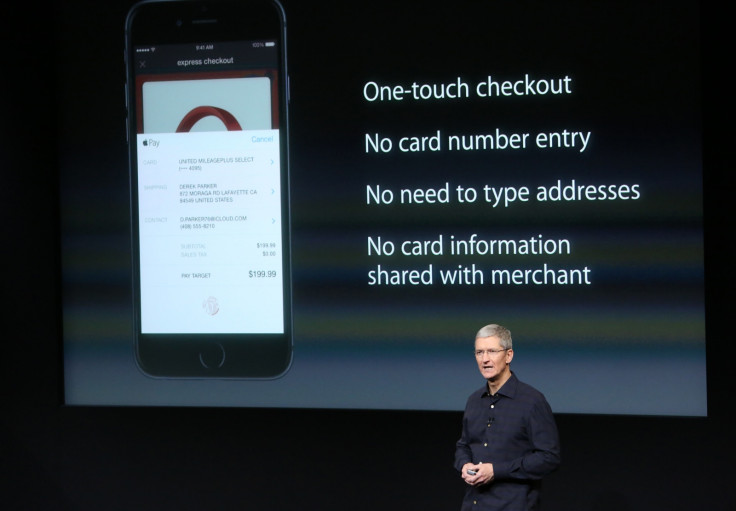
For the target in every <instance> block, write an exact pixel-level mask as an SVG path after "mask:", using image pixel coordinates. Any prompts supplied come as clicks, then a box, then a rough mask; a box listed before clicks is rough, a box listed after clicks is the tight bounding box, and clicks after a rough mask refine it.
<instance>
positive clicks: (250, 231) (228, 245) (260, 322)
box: [136, 41, 284, 334]
mask: <svg viewBox="0 0 736 511" xmlns="http://www.w3.org/2000/svg"><path fill="white" fill-rule="evenodd" d="M200 46H201V47H202V48H204V49H202V50H198V49H196V48H197V47H200ZM191 50H194V51H193V52H192V51H191ZM155 52H156V53H157V54H158V55H156V59H155V60H154V59H151V58H150V57H151V53H150V49H149V48H141V49H139V52H137V53H136V60H138V61H139V62H141V63H143V62H146V63H147V65H151V64H154V65H155V64H156V63H158V62H161V63H162V64H165V63H170V64H171V65H173V66H176V67H179V68H182V69H184V70H186V71H183V72H180V73H163V74H142V73H141V74H138V76H137V77H136V87H139V88H140V93H139V94H138V98H139V101H140V108H141V114H142V115H141V116H140V117H139V119H140V121H139V123H140V124H139V133H138V134H137V139H136V145H137V146H138V162H137V163H138V232H139V247H140V248H139V257H140V266H139V268H140V300H141V302H140V303H141V332H142V333H152V334H156V333H188V334H200V333H283V332H284V319H283V300H284V296H283V265H282V262H281V253H282V247H283V240H282V238H281V223H282V218H281V203H280V198H281V190H280V186H281V183H280V168H281V165H280V161H279V158H280V151H279V130H278V116H277V115H275V114H276V113H277V108H278V105H277V103H276V98H277V94H275V93H272V89H273V88H274V87H276V85H277V84H276V83H275V80H276V76H275V74H276V73H275V69H273V68H272V69H269V67H263V68H258V69H239V70H226V69H221V70H219V71H218V70H212V71H210V70H207V69H206V66H208V65H209V64H207V63H208V62H220V61H225V62H226V64H224V65H222V64H213V65H214V66H216V67H227V66H228V64H227V62H233V64H231V66H233V67H239V66H236V64H235V62H236V61H237V62H242V64H241V66H242V65H247V64H252V63H256V64H257V65H264V64H268V61H269V60H271V59H273V60H274V63H275V56H276V53H275V43H274V42H272V41H249V42H243V43H230V44H227V45H219V44H202V45H187V46H185V45H175V46H168V47H163V48H161V47H157V48H156V49H155ZM200 55H201V56H200ZM206 55H212V56H206ZM269 57H270V58H269ZM159 59H160V60H159ZM162 61H163V62H162ZM272 67H275V66H272ZM192 68H194V69H192ZM148 69H150V68H148ZM136 106H137V107H138V105H136Z"/></svg>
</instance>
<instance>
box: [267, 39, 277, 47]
mask: <svg viewBox="0 0 736 511" xmlns="http://www.w3.org/2000/svg"><path fill="white" fill-rule="evenodd" d="M269 46H276V43H275V42H273V41H266V48H268V47H269Z"/></svg>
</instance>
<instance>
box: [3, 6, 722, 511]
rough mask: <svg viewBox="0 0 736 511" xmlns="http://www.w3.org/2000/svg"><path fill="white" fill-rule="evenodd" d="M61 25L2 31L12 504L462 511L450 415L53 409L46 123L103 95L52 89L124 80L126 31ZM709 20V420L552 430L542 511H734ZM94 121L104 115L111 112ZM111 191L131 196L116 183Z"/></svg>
mask: <svg viewBox="0 0 736 511" xmlns="http://www.w3.org/2000/svg"><path fill="white" fill-rule="evenodd" d="M79 5H80V6H82V7H83V8H81V9H75V12H80V11H81V12H86V13H87V14H88V19H87V20H85V21H86V22H85V23H79V22H75V23H74V26H75V27H83V30H85V31H87V34H82V35H83V36H84V35H87V36H91V37H94V36H95V33H96V32H97V31H99V30H101V29H102V27H105V29H106V25H105V23H100V24H96V23H95V19H99V18H104V19H116V18H117V19H123V18H124V13H125V12H126V11H127V7H128V6H127V5H117V4H113V3H110V4H102V3H99V2H86V3H85V2H80V3H79ZM338 5H339V4H338ZM397 8H400V6H397ZM66 12H68V10H64V9H61V8H60V6H59V5H56V4H54V5H49V6H45V5H40V4H33V5H31V4H23V5H18V6H14V7H12V8H11V16H9V17H8V18H6V23H8V24H10V25H12V28H11V29H10V30H9V31H7V32H5V33H4V34H3V43H4V48H5V52H4V55H5V59H4V62H3V63H2V65H3V82H4V87H3V91H4V97H5V103H6V110H5V111H6V120H5V122H4V123H3V136H2V142H1V143H2V148H3V164H2V169H3V176H4V178H3V183H4V185H5V186H3V190H4V192H5V198H4V200H3V201H2V211H3V215H2V221H3V233H4V236H3V238H4V241H5V243H4V244H3V258H2V260H3V262H4V263H5V264H4V267H5V268H4V269H5V272H4V276H3V277H4V281H5V284H4V285H3V290H4V295H5V300H4V302H5V304H4V307H3V324H4V326H5V327H6V328H5V332H6V333H5V334H4V335H3V345H4V348H5V364H3V371H2V373H3V376H2V388H3V394H4V395H5V396H7V397H6V399H5V402H6V405H5V409H4V411H3V415H2V422H1V424H2V431H1V434H2V437H3V441H2V447H0V449H2V455H1V459H2V470H3V473H2V481H3V483H2V484H3V486H2V495H3V502H4V503H5V506H6V507H8V508H9V509H69V510H86V509H90V510H92V509H95V510H97V509H152V510H153V509H183V510H188V509H192V510H194V509H197V510H198V509H319V510H326V509H344V508H349V509H355V510H362V509H366V510H368V509H371V510H372V509H376V508H385V509H399V508H401V509H438V510H439V509H457V506H458V505H459V502H460V499H461V495H462V492H463V487H462V484H460V481H459V479H458V478H457V475H456V474H455V472H454V470H453V469H452V456H453V447H454V442H455V440H456V438H457V437H458V435H459V425H460V413H455V412H446V413H439V412H432V413H429V412H390V411H385V412H379V411H357V410H356V411H328V410H257V409H209V408H196V409H179V408H140V409H139V408H104V407H64V406H62V402H63V396H62V389H63V385H62V370H61V316H60V313H61V310H60V303H61V299H60V297H61V287H60V259H59V225H58V223H57V222H58V207H59V199H58V195H57V194H58V188H57V186H58V176H57V172H56V169H57V165H58V155H59V152H60V151H62V150H63V147H61V146H62V145H63V144H61V141H64V140H68V139H69V138H70V137H71V138H73V137H74V136H79V137H84V132H85V130H84V129H81V128H80V130H79V132H78V133H68V132H64V133H59V125H58V124H57V123H58V118H57V115H56V113H57V112H58V111H59V109H60V108H63V107H64V106H65V105H60V104H59V101H60V98H70V97H74V98H79V99H84V98H85V97H88V96H89V95H91V94H94V93H98V92H100V91H95V90H94V84H90V83H76V84H69V83H57V81H56V80H55V76H56V75H57V73H56V70H57V68H56V66H99V69H100V72H103V73H106V72H116V71H115V70H119V73H120V74H121V77H122V73H123V65H122V28H121V37H120V40H119V41H117V44H115V45H114V47H112V48H106V47H98V48H96V49H95V51H91V52H90V53H89V54H88V57H87V59H86V61H80V60H79V58H78V56H77V55H64V54H63V52H62V51H57V50H58V48H59V47H60V45H59V41H60V40H63V39H64V37H67V34H65V33H64V30H63V27H64V19H63V15H64V13H66ZM702 14H703V21H702V26H703V30H702V33H703V56H702V57H703V58H702V62H703V65H704V69H703V90H704V91H705V92H704V97H703V104H704V123H703V126H704V132H705V138H704V149H705V159H704V168H705V215H706V231H705V234H706V284H707V287H706V291H707V303H706V305H707V309H706V313H707V318H706V320H707V336H708V347H707V349H708V385H709V412H710V415H711V416H710V417H708V418H699V419H686V418H667V417H658V418H655V417H621V416H579V415H559V416H558V417H557V420H558V426H559V428H560V433H561V440H562V446H563V466H562V468H561V469H560V471H559V472H557V473H555V474H553V475H552V476H550V477H548V478H547V480H546V481H545V484H544V494H543V504H544V507H545V509H546V510H548V511H549V510H573V509H580V510H608V509H610V510H614V509H615V510H639V509H641V510H652V509H668V510H669V509H708V510H721V509H723V510H727V509H733V508H734V506H736V498H735V497H734V496H733V493H732V492H731V491H729V490H730V487H729V486H730V484H731V481H732V480H733V476H734V475H736V474H735V473H734V469H733V462H732V460H733V456H734V454H736V453H735V452H734V444H733V441H732V438H731V435H732V427H733V421H731V420H730V419H729V418H728V417H727V414H728V412H729V406H730V403H731V401H732V400H731V395H732V392H733V390H734V386H733V383H732V382H731V378H730V363H729V362H730V360H729V358H728V355H729V354H730V353H731V352H732V351H733V350H732V349H731V348H730V344H731V342H732V339H731V337H732V334H731V329H730V328H729V326H730V325H729V323H730V322H729V320H730V319H731V318H730V315H731V314H730V307H731V305H730V301H729V299H730V295H731V293H730V291H731V290H732V289H733V276H732V273H731V268H730V259H731V257H732V256H733V244H732V242H731V239H730V233H731V232H732V231H733V222H732V220H731V214H732V202H733V201H732V199H731V190H730V189H729V186H730V184H731V179H730V169H731V167H732V164H731V162H730V158H729V154H728V152H729V148H730V145H731V144H730V140H729V133H728V130H727V129H726V128H725V127H724V126H725V124H724V122H725V121H726V120H728V117H729V115H728V114H729V112H730V110H729V105H727V104H726V102H725V101H726V100H725V99H724V98H726V97H727V96H728V90H727V89H726V90H723V85H722V83H723V82H722V80H723V78H724V77H723V75H721V74H720V73H722V70H723V69H724V68H725V67H727V65H728V63H729V62H730V60H731V57H730V46H731V45H730V42H729V43H728V44H726V41H727V40H728V37H727V35H726V34H725V33H724V31H723V30H724V28H725V27H724V26H723V25H725V21H722V20H721V18H722V15H721V13H718V12H713V10H712V8H709V9H706V8H703V11H702ZM67 21H68V20H67ZM315 22H318V21H315ZM76 35H79V34H76ZM113 42H115V41H113ZM101 46H104V45H101ZM110 55H119V63H118V65H117V67H116V66H109V65H100V62H103V60H104V59H109V58H110ZM110 69H112V70H113V71H110ZM121 83H122V82H121ZM69 87H73V88H74V91H73V93H70V91H69V90H67V89H66V88H69ZM102 93H103V94H106V95H109V96H110V98H113V100H112V101H101V102H100V103H99V104H100V105H106V108H109V109H112V110H116V109H117V110H119V109H121V108H123V106H122V104H123V103H122V98H123V95H122V94H123V93H122V88H121V89H120V90H112V91H102ZM118 99H119V101H118ZM97 115H98V116H99V117H100V118H105V116H109V115H110V112H109V111H105V109H104V108H103V109H100V111H98V112H97ZM119 115H120V112H119V111H115V112H114V116H119ZM118 135H119V133H116V134H115V135H114V136H118ZM105 136H106V134H105V133H104V132H103V133H97V134H96V137H98V138H103V139H104V137H105ZM110 136H112V135H110ZM76 142H77V143H80V144H84V143H85V140H84V138H80V139H77V140H76ZM120 178H121V183H122V184H124V183H125V179H124V178H125V176H120ZM367 384H370V382H367ZM672 392H673V393H677V392H678V389H677V388H673V389H672Z"/></svg>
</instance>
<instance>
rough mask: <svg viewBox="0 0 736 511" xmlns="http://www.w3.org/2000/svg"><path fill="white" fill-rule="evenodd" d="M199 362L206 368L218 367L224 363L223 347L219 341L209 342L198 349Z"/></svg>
mask: <svg viewBox="0 0 736 511" xmlns="http://www.w3.org/2000/svg"><path fill="white" fill-rule="evenodd" d="M199 363H200V364H202V367H204V368H206V369H219V368H221V367H222V366H223V364H224V363H225V348H223V347H222V344H220V343H219V342H211V343H208V344H206V345H204V346H202V349H201V350H200V351H199Z"/></svg>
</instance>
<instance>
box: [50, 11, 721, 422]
mask: <svg viewBox="0 0 736 511" xmlns="http://www.w3.org/2000/svg"><path fill="white" fill-rule="evenodd" d="M285 4H286V5H285V10H286V17H287V38H288V48H287V53H288V62H289V76H290V84H291V87H290V92H291V111H290V132H291V145H290V151H291V208H292V219H293V228H292V262H293V311H294V325H293V328H294V339H293V346H294V347H293V363H292V364H291V367H290V369H289V370H288V372H286V374H285V375H283V376H282V377H281V378H278V379H275V380H245V379H238V380H223V379H216V378H204V379H197V380H192V379H176V378H151V377H149V376H147V375H146V374H144V372H143V371H142V370H141V369H140V368H139V367H138V365H137V364H136V357H135V349H134V344H135V336H134V333H133V313H132V298H131V295H132V283H131V269H130V268H131V265H130V260H131V254H130V243H131V242H130V228H129V215H130V213H129V208H130V205H129V198H128V197H129V191H128V188H129V184H128V162H127V153H126V142H125V109H124V101H123V86H124V68H123V65H122V51H123V32H122V30H123V22H124V19H125V14H126V12H127V9H128V8H129V5H130V4H129V3H128V2H112V3H108V4H106V7H105V12H104V14H100V13H99V12H98V10H96V9H94V8H92V7H91V6H90V5H89V4H86V3H84V2H80V3H63V4H62V5H61V6H60V8H59V18H58V20H59V26H58V31H59V40H58V45H57V46H56V47H55V53H54V55H55V57H56V63H57V64H56V65H57V68H56V71H57V73H56V76H57V78H58V86H57V87H56V99H57V100H58V106H59V110H58V114H59V116H58V138H57V140H56V142H57V143H58V153H57V154H58V159H59V160H58V170H59V183H60V188H59V189H60V215H61V219H60V221H61V238H60V239H61V267H62V304H63V329H64V345H63V357H64V381H65V387H64V396H65V401H66V402H67V403H68V404H72V405H171V406H250V407H301V408H352V409H396V410H447V411H449V410H459V409H461V407H462V406H463V403H464V396H465V395H467V394H468V393H470V392H471V391H472V390H473V389H474V388H476V387H477V386H478V385H479V383H480V382H479V381H478V377H477V374H476V373H475V369H474V367H475V365H474V364H475V363H474V359H473V357H472V355H471V352H472V342H473V335H474V333H475V331H476V330H477V329H478V328H479V327H480V326H482V325H484V324H486V323H489V322H499V323H502V324H504V325H507V326H508V327H509V328H510V329H511V331H512V332H513V334H514V336H515V339H516V340H517V345H516V354H517V356H516V358H515V360H514V369H515V371H516V372H517V374H518V375H519V377H520V378H521V379H523V380H525V381H528V382H529V383H531V384H533V385H534V386H536V387H538V388H540V390H542V391H543V392H544V393H545V395H546V396H547V397H548V399H549V401H550V403H551V405H552V407H553V409H554V410H555V411H557V412H560V413H594V414H641V415H683V416H704V415H706V414H707V399H706V364H705V356H706V352H705V350H706V328H705V326H706V323H705V291H704V245H703V228H702V220H703V186H702V183H703V168H702V125H701V96H700V93H701V81H700V74H699V69H700V29H699V11H698V8H697V4H695V3H692V2H676V3H660V2H644V3H642V2H621V1H615V2H614V1H611V2H596V3H595V4H590V3H589V2H577V1H564V2H546V3H540V2H526V1H522V2H506V1H493V2H476V1H461V2H453V3H452V4H440V3H436V2H430V3H427V2H399V3H397V2H393V1H382V0H377V1H371V2H349V3H346V2H330V1H325V2H286V3H285ZM192 208H193V209H192V211H193V213H192V214H195V213H196V211H199V210H196V208H197V206H194V205H193V206H192ZM195 210H196V211H195ZM243 313H244V314H245V313H247V311H243ZM366 382H370V385H366ZM675 387H677V388H678V389H679V390H678V392H676V393H675V392H672V389H673V388H675Z"/></svg>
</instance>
